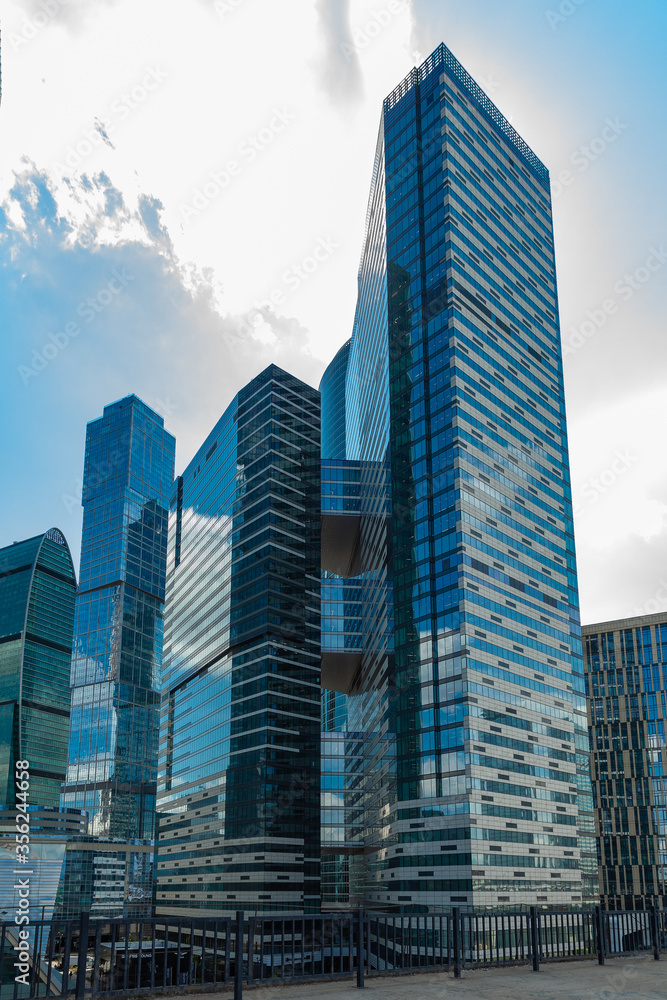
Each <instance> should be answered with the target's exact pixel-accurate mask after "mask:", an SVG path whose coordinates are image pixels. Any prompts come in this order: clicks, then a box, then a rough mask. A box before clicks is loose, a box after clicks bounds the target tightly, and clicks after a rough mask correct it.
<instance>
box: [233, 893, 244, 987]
mask: <svg viewBox="0 0 667 1000" xmlns="http://www.w3.org/2000/svg"><path fill="white" fill-rule="evenodd" d="M244 924H245V921H244V919H243V910H237V911H236V947H235V949H234V1000H243V929H244Z"/></svg>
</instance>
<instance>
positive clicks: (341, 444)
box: [319, 340, 351, 459]
mask: <svg viewBox="0 0 667 1000" xmlns="http://www.w3.org/2000/svg"><path fill="white" fill-rule="evenodd" d="M350 344H351V341H350V340H348V341H346V343H344V344H343V346H342V347H341V348H340V350H339V351H338V352H337V353H336V355H335V357H334V359H333V361H331V362H330V363H329V365H328V366H327V368H326V371H325V372H324V375H323V376H322V378H321V380H320V385H319V390H320V397H321V401H322V458H323V459H328V458H329V459H331V458H333V459H344V458H345V380H346V378H347V362H348V358H349V356H350Z"/></svg>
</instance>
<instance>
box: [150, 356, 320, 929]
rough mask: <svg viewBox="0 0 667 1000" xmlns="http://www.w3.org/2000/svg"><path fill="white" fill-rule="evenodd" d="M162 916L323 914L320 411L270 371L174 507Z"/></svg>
mask: <svg viewBox="0 0 667 1000" xmlns="http://www.w3.org/2000/svg"><path fill="white" fill-rule="evenodd" d="M170 517H171V520H170V541H169V554H168V583H167V620H166V629H165V664H164V668H165V669H164V684H163V698H162V728H161V738H160V739H161V742H160V786H159V797H158V809H159V842H158V873H157V903H156V906H157V912H158V913H165V914H195V915H199V916H203V915H206V914H211V915H213V914H219V913H221V912H225V911H226V912H233V911H235V910H236V909H239V908H244V909H254V910H255V911H256V912H271V911H289V910H292V911H295V912H303V911H304V910H305V911H315V910H317V909H319V905H320V828H319V819H320V815H319V807H320V714H321V696H320V690H321V689H320V648H321V646H320V398H319V393H318V392H317V391H316V390H315V389H312V388H311V387H310V386H307V385H305V384H304V383H303V382H300V381H299V380H298V379H296V378H294V377H293V376H291V375H288V374H287V373H286V372H283V371H281V369H279V368H277V367H275V366H273V365H272V366H270V367H269V368H267V369H266V370H265V371H264V372H262V374H261V375H259V376H257V378H255V379H253V381H252V382H250V383H249V384H248V385H247V386H246V387H245V388H244V389H243V390H242V391H241V392H240V393H239V394H238V395H237V396H236V397H235V399H234V401H233V402H232V404H231V405H230V406H229V407H228V409H227V410H226V411H225V413H224V414H223V416H222V417H221V419H220V420H219V421H218V423H217V424H216V426H215V427H214V428H213V430H212V431H211V433H210V434H209V435H208V437H207V438H206V440H205V441H204V443H203V445H202V447H201V448H200V449H199V451H198V452H197V454H196V455H195V457H194V458H193V460H192V462H191V463H190V465H189V466H188V467H187V469H186V470H185V472H184V473H183V475H182V476H180V477H179V478H178V480H177V481H176V486H175V490H174V494H173V497H172V503H171V515H170Z"/></svg>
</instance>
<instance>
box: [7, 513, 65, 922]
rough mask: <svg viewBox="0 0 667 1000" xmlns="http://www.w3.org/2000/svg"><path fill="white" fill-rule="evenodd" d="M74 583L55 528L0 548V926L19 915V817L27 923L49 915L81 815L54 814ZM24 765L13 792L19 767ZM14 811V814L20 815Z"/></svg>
mask: <svg viewBox="0 0 667 1000" xmlns="http://www.w3.org/2000/svg"><path fill="white" fill-rule="evenodd" d="M75 593H76V579H75V576H74V567H73V565H72V557H71V556H70V552H69V548H68V546H67V542H66V541H65V538H64V537H63V535H62V534H61V532H60V531H58V529H57V528H51V529H50V531H47V532H46V533H45V534H43V535H37V536H36V537H35V538H28V539H26V540H25V541H22V542H15V543H14V544H13V545H8V546H7V547H6V548H3V549H0V920H3V919H6V920H10V919H11V920H13V919H14V914H15V913H16V912H18V903H19V895H18V892H19V886H18V885H17V884H16V881H17V880H16V872H15V869H16V836H17V826H16V821H17V817H18V818H21V817H22V816H23V815H24V814H23V812H22V811H20V810H22V809H23V807H24V806H27V809H28V813H27V815H28V817H29V826H30V834H29V836H30V842H29V852H28V859H29V861H30V865H29V866H28V867H29V868H30V870H31V872H32V875H31V882H30V885H31V893H30V898H29V905H30V916H31V917H33V918H35V919H37V918H39V917H40V916H41V913H42V907H44V912H45V915H46V916H47V917H50V916H51V914H52V912H53V905H54V902H55V897H56V890H57V887H58V882H59V879H60V875H61V870H62V864H63V859H64V856H65V838H66V835H67V833H68V832H72V831H75V832H80V831H81V830H82V828H83V830H84V832H85V821H84V823H83V827H82V817H81V814H80V813H79V814H76V813H63V812H60V811H59V809H58V799H59V795H60V784H61V782H62V781H63V779H64V777H65V767H66V765H67V730H68V724H69V715H70V691H69V672H70V657H71V652H72V628H73V622H74V595H75ZM19 761H21V762H23V761H27V762H28V763H27V765H26V767H25V768H24V766H23V764H22V766H21V768H20V771H21V773H22V774H24V772H25V770H27V772H28V779H27V782H28V784H27V789H26V786H25V784H23V780H22V787H19V788H18V789H17V785H16V764H17V762H19ZM17 807H20V810H17Z"/></svg>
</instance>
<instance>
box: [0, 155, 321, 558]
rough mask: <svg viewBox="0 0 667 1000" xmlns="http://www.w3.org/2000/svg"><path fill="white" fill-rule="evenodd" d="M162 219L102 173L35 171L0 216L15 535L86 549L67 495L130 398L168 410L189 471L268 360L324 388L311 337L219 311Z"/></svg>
mask: <svg viewBox="0 0 667 1000" xmlns="http://www.w3.org/2000/svg"><path fill="white" fill-rule="evenodd" d="M161 213H162V205H161V203H160V202H159V201H158V200H157V199H156V198H154V197H152V196H150V195H146V194H143V193H139V195H138V197H137V198H136V203H135V204H129V196H126V197H123V195H122V194H121V193H120V192H119V191H118V190H117V189H116V188H115V187H114V185H113V183H112V182H111V180H110V179H109V177H108V176H107V175H106V174H103V173H101V174H97V175H95V176H93V177H88V176H84V177H82V178H79V179H76V180H75V179H71V178H70V179H67V180H66V181H64V182H63V183H62V184H61V185H59V186H58V187H57V188H55V187H54V186H53V185H52V182H51V180H50V179H49V177H48V176H47V175H46V174H45V173H43V172H40V171H39V170H38V169H37V168H35V167H34V165H32V164H29V165H27V166H26V168H25V170H24V171H23V173H21V174H20V175H19V176H18V177H17V178H16V182H15V184H14V187H13V188H12V191H11V195H10V198H9V199H7V201H6V202H5V203H4V204H3V205H2V206H0V317H2V320H1V322H2V334H1V336H0V362H1V363H2V366H3V371H4V373H5V378H4V382H5V387H6V388H5V406H6V412H7V413H11V414H12V417H13V431H12V436H11V439H8V440H7V456H6V465H5V469H4V474H6V475H7V481H8V482H12V483H13V489H12V491H11V496H10V497H7V498H6V501H5V505H4V506H5V510H4V519H5V522H6V523H7V524H11V525H12V527H11V528H10V531H11V533H12V537H23V536H25V537H27V536H29V535H30V534H31V533H33V534H34V533H35V532H36V531H37V530H44V526H46V527H48V526H50V525H51V524H53V523H58V522H59V521H61V522H64V524H63V525H62V526H63V528H64V530H65V531H66V534H67V537H68V540H69V542H70V544H71V545H72V548H73V549H74V550H75V552H76V549H77V544H78V524H74V521H75V516H74V517H73V512H74V515H76V514H77V511H76V510H75V509H74V505H72V504H71V503H70V504H69V506H68V505H67V504H66V503H65V502H64V500H63V501H62V503H61V497H60V494H62V495H63V496H69V497H71V496H73V495H75V494H76V492H77V480H78V478H79V477H80V470H81V466H82V460H83V456H82V445H83V432H84V428H85V424H86V422H87V421H88V420H92V419H95V418H96V417H98V416H100V415H101V413H102V409H103V407H104V405H106V404H107V403H109V402H111V401H113V400H114V399H118V398H120V397H122V396H124V395H127V394H129V393H132V392H134V393H136V394H137V395H138V396H140V397H141V398H143V399H145V400H146V402H148V403H149V405H153V406H155V407H156V408H157V409H158V410H159V411H160V410H162V412H163V415H164V416H165V418H166V425H167V427H168V428H169V430H171V431H172V432H173V433H175V434H176V437H177V443H178V444H177V447H178V450H177V471H180V469H181V468H183V467H184V466H185V464H186V463H187V461H188V460H189V458H190V457H191V455H192V454H193V453H194V451H195V450H196V448H197V447H198V446H199V445H200V444H201V442H202V440H203V439H204V437H205V436H206V434H207V433H208V432H209V431H210V429H211V427H212V426H213V425H214V423H215V422H216V421H217V420H218V419H219V417H220V415H221V413H222V412H223V411H224V409H225V408H226V407H227V405H228V404H229V403H230V402H231V399H232V397H233V396H234V395H235V394H236V393H237V392H238V391H239V389H241V388H242V386H243V385H245V384H246V383H247V382H248V381H249V380H250V379H251V378H252V377H254V376H255V375H256V374H258V373H259V372H260V371H261V370H262V369H263V368H265V367H266V366H267V365H268V364H270V363H271V362H274V363H276V364H278V365H279V366H281V367H282V368H285V369H286V370H288V371H291V372H292V373H293V374H295V375H296V376H297V377H300V378H302V379H304V381H307V382H309V383H310V384H312V385H317V383H318V380H319V377H320V375H321V370H322V364H321V362H318V361H317V360H316V359H315V358H314V357H313V356H312V354H311V353H310V352H309V350H308V346H307V345H308V342H309V331H308V330H307V329H306V328H305V327H303V326H302V325H301V324H300V323H299V322H298V321H297V320H295V319H293V318H290V317H278V316H276V315H275V314H274V313H273V312H272V311H271V310H270V309H268V308H262V309H253V310H250V311H246V312H243V313H239V314H224V315H223V314H221V311H220V307H219V289H218V288H217V287H216V284H215V282H214V281H213V280H212V278H211V275H210V274H209V273H207V272H202V271H201V270H199V269H198V268H196V267H195V266H194V265H191V264H187V263H183V262H181V261H180V260H179V259H178V258H177V256H176V254H175V252H174V249H173V246H172V243H171V239H170V237H169V233H168V232H167V230H166V229H165V227H164V225H163V223H162V220H161ZM45 482H48V483H50V484H51V483H60V484H61V485H60V493H56V494H55V495H49V494H48V491H44V489H43V488H41V486H40V484H42V483H45ZM65 515H66V516H65ZM22 525H23V527H22ZM40 526H41V527H40ZM68 528H69V530H68ZM72 528H73V529H74V530H73V531H72ZM10 540H11V539H10ZM0 544H2V542H0Z"/></svg>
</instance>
